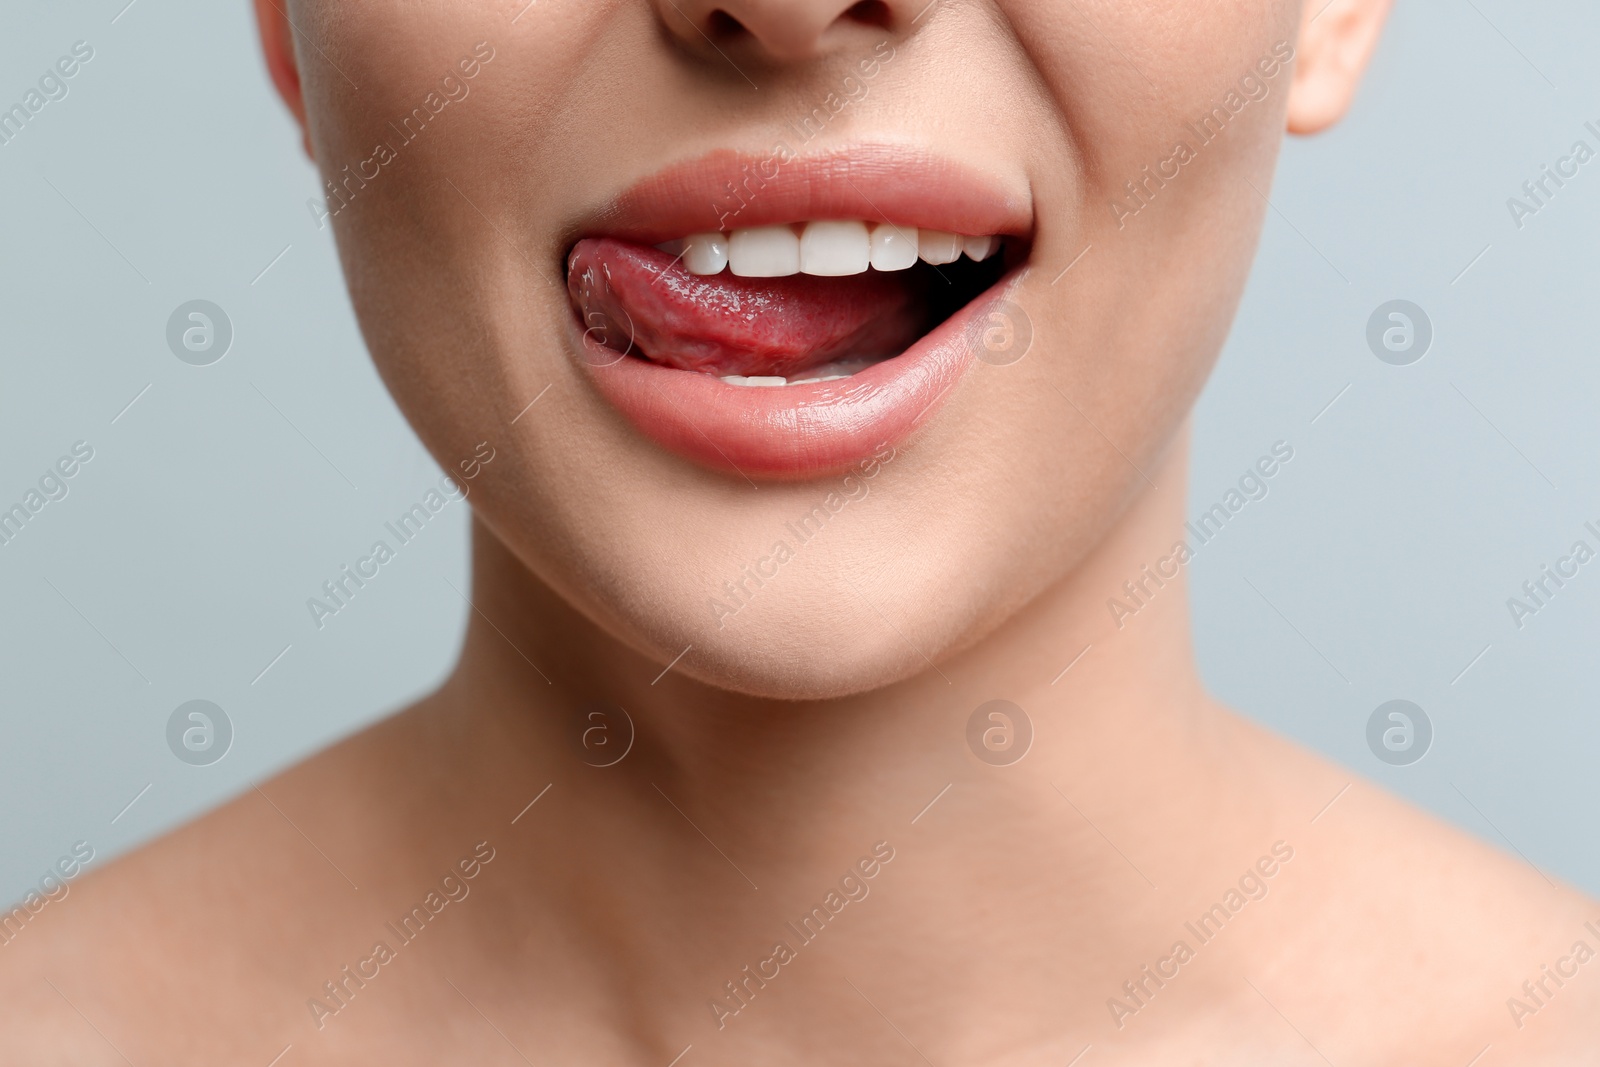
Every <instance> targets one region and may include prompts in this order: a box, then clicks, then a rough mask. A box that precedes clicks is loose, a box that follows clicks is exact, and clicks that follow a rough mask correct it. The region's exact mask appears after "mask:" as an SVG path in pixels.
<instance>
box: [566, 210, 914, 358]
mask: <svg viewBox="0 0 1600 1067" xmlns="http://www.w3.org/2000/svg"><path fill="white" fill-rule="evenodd" d="M914 273H915V272H912V271H895V272H892V273H879V272H877V271H867V272H866V273H864V274H854V275H851V276H849V277H844V278H816V277H812V276H810V275H807V274H793V275H789V276H788V277H784V278H740V277H735V276H734V275H733V274H732V273H730V272H728V271H726V270H725V271H723V272H722V273H721V274H713V275H697V274H691V273H689V271H688V270H686V269H685V268H684V266H683V265H682V264H681V263H679V262H677V261H676V260H675V259H674V257H672V256H670V255H668V254H667V253H665V252H662V251H660V250H659V249H655V248H648V247H645V246H643V245H636V244H630V243H627V242H623V241H617V240H613V239H611V238H609V237H602V238H586V239H585V240H582V241H579V242H578V244H577V246H576V247H575V248H574V249H573V250H572V255H571V256H570V257H569V258H568V260H567V292H568V294H569V295H570V296H571V298H572V303H573V306H574V307H575V308H577V310H578V314H579V315H580V316H581V317H582V318H583V322H584V325H585V326H586V327H588V328H589V329H588V336H589V337H590V338H591V339H593V340H595V341H597V342H598V343H600V344H604V345H606V346H607V347H609V348H614V349H616V350H617V351H619V352H628V351H631V352H632V354H634V355H637V356H642V357H644V358H645V359H649V360H652V361H654V362H656V363H661V364H665V365H666V366H669V367H677V368H678V369H680V370H692V371H703V372H705V373H708V374H715V375H719V376H721V375H732V374H738V375H745V376H758V375H759V376H772V375H777V376H783V377H794V376H795V375H797V374H799V373H801V372H802V371H807V370H811V369H813V368H816V367H822V366H824V365H826V364H830V363H839V362H845V361H858V360H859V361H863V362H875V361H877V360H881V359H885V358H888V357H889V356H895V355H899V354H900V353H901V352H903V351H905V349H907V348H909V347H910V346H911V345H912V344H913V343H915V342H916V340H917V339H918V338H919V337H921V336H922V334H923V333H924V332H926V330H927V327H928V325H929V323H928V321H927V301H926V300H925V299H923V297H922V296H921V295H920V294H919V293H918V291H917V284H916V282H915V280H914V279H913V278H912V275H913V274H914Z"/></svg>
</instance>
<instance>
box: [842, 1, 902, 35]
mask: <svg viewBox="0 0 1600 1067" xmlns="http://www.w3.org/2000/svg"><path fill="white" fill-rule="evenodd" d="M844 17H845V18H847V19H849V20H851V21H852V22H859V23H862V24H863V25H866V26H877V27H878V28H880V29H885V30H887V29H889V28H891V25H892V24H893V22H894V16H893V14H892V13H891V12H890V11H889V5H888V4H886V3H884V0H860V3H857V4H853V5H851V7H850V10H848V11H846V12H845V13H844Z"/></svg>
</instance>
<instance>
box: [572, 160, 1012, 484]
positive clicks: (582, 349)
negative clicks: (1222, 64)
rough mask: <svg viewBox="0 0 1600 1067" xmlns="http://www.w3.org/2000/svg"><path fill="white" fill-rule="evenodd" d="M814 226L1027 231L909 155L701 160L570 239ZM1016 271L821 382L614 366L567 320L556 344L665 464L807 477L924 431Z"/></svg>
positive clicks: (986, 185)
mask: <svg viewBox="0 0 1600 1067" xmlns="http://www.w3.org/2000/svg"><path fill="white" fill-rule="evenodd" d="M752 175H754V176H755V177H752ZM758 179H759V180H758ZM741 189H742V190H743V191H742V193H741V192H739V190H741ZM826 218H846V219H862V220H866V221H878V222H893V223H896V224H898V225H902V226H917V227H919V228H925V229H938V230H948V231H952V232H956V233H966V234H997V235H1002V236H1023V237H1027V236H1029V235H1031V232H1032V227H1033V217H1032V210H1031V204H1030V201H1029V199H1028V197H1027V196H1026V195H1025V194H1020V193H1009V192H1007V191H1006V190H1005V189H1004V188H1002V187H1001V186H999V185H998V184H997V183H996V181H995V180H994V179H992V178H989V177H987V176H985V175H983V174H981V173H980V172H977V171H974V170H971V169H970V168H968V167H966V166H964V165H962V164H959V163H956V162H953V161H951V160H948V159H943V158H940V157H935V156H931V155H928V154H926V153H923V152H920V151H918V150H915V149H908V148H905V147H896V146H888V145H860V146H853V147H849V148H844V149H837V150H834V151H832V152H829V153H826V154H819V155H814V156H806V157H791V158H789V159H788V160H787V161H786V162H780V157H778V156H759V155H756V156H752V155H744V154H739V153H734V152H729V151H719V152H714V153H711V154H710V155H707V156H703V157H701V158H699V159H696V160H691V161H690V162H688V163H684V164H679V165H677V166H674V167H670V168H668V169H667V170H665V171H662V172H660V173H658V174H656V175H653V176H651V177H648V178H646V179H644V180H643V181H641V182H639V183H638V184H636V185H634V186H633V187H632V188H630V189H628V190H627V191H626V192H624V193H623V194H622V195H621V196H619V197H617V198H616V200H614V201H612V203H611V204H610V205H608V207H607V208H606V209H605V210H604V211H603V212H602V213H600V215H599V217H597V218H596V219H595V220H594V222H593V224H592V225H589V226H586V227H584V228H583V229H582V232H581V234H580V235H581V236H585V237H598V236H610V237H618V238H622V239H625V240H632V241H637V242H639V243H647V244H655V243H659V242H661V241H665V240H670V239H672V238H676V237H683V236H685V235H687V234H691V233H703V232H707V231H711V230H723V229H732V228H738V227H744V226H762V225H770V224H774V223H784V222H796V221H804V220H809V219H826ZM1025 269H1026V267H1025V265H1019V266H1018V267H1015V268H1014V269H1013V270H1011V271H1010V272H1009V273H1008V274H1007V275H1006V276H1005V277H1004V278H1002V279H1001V280H1000V281H999V282H997V283H996V284H995V285H993V286H991V287H990V288H989V289H988V290H987V291H986V292H984V293H982V294H980V295H979V296H977V297H976V298H974V299H973V300H972V301H971V302H970V303H968V304H967V305H966V307H964V308H962V309H960V310H959V311H957V312H956V313H955V314H954V315H952V316H951V317H950V318H949V319H947V320H945V321H944V322H943V323H941V324H940V325H939V326H938V327H936V328H935V329H933V330H932V331H931V332H929V333H928V334H926V335H925V336H923V337H922V338H921V339H919V340H918V341H917V342H916V343H915V344H914V345H912V346H911V347H910V348H908V349H906V351H905V352H903V353H901V354H900V355H898V356H895V357H893V358H891V359H887V360H885V361H883V362H882V363H879V364H876V365H874V366H872V367H868V368H867V369H866V370H863V371H861V372H859V373H857V374H855V375H853V376H851V377H849V378H845V379H840V380H838V381H832V382H817V383H813V384H807V385H788V386H778V387H772V388H762V387H751V386H736V385H729V384H727V383H726V382H723V381H720V380H718V379H717V378H714V377H712V376H710V375H707V374H701V373H698V372H695V371H683V370H678V369H676V368H672V367H665V366H661V365H658V364H654V363H650V362H648V361H646V360H643V359H639V358H636V357H634V356H619V354H618V353H617V352H616V351H614V350H612V349H610V348H607V347H605V346H603V345H602V344H600V343H599V342H598V341H597V340H596V339H595V338H594V337H592V336H589V335H588V334H587V333H585V331H584V328H583V324H582V323H580V322H579V321H578V319H577V316H576V315H575V314H574V315H571V316H569V317H568V323H569V341H570V343H571V345H572V347H573V350H574V351H575V352H576V353H577V354H578V356H579V359H578V362H580V363H581V364H582V365H583V367H584V370H585V371H586V372H587V373H588V375H589V377H590V379H591V380H592V381H593V382H594V384H595V387H596V388H597V389H598V390H599V392H600V393H601V395H602V396H604V397H605V398H606V399H607V400H608V401H610V403H611V404H612V405H613V406H614V407H616V408H617V410H618V411H620V412H621V413H622V414H623V415H624V416H625V417H627V419H628V420H629V421H630V422H632V423H633V424H634V425H635V426H636V427H638V428H639V430H640V431H641V432H643V433H644V434H645V435H646V436H647V437H649V438H651V439H652V440H654V441H655V442H656V443H657V444H659V445H661V446H663V447H664V448H666V449H668V450H669V451H671V452H673V453H675V454H677V455H679V456H682V457H684V458H686V459H689V460H691V461H693V462H696V463H699V464H701V465H703V466H706V467H710V468H712V469H715V470H721V471H728V472H735V473H738V474H740V475H743V476H744V477H746V478H766V479H783V480H790V479H802V478H809V477H816V476H819V475H823V474H829V473H833V472H836V471H839V470H842V469H844V468H846V467H848V466H850V465H852V464H854V463H856V462H858V461H860V460H863V459H865V458H866V457H868V456H870V455H871V454H872V453H873V451H874V450H875V449H878V448H881V447H882V446H883V445H885V444H891V445H892V444H896V443H898V442H899V441H901V440H903V439H905V438H906V437H907V436H909V435H910V434H911V433H912V431H914V430H915V429H917V427H919V426H920V425H922V424H923V423H924V422H926V421H927V420H928V419H929V418H930V417H931V416H932V414H933V413H934V412H935V411H936V410H937V409H938V408H939V406H940V405H941V403H942V402H943V401H944V399H945V398H946V397H947V396H948V395H949V394H950V392H951V390H952V389H953V388H954V386H955V385H956V383H957V382H959V381H960V380H961V378H962V377H963V376H964V375H965V374H966V373H967V371H968V370H969V369H970V368H971V366H972V363H973V358H974V351H975V346H974V344H973V343H972V341H971V338H972V337H973V336H974V329H975V328H976V327H977V326H978V325H979V324H980V323H982V322H983V321H984V319H983V316H984V314H985V312H986V311H987V310H988V309H989V307H990V306H991V305H993V304H994V303H996V302H998V301H1000V300H1002V299H1004V296H1005V294H1006V293H1007V292H1008V291H1009V290H1010V288H1011V287H1012V286H1013V285H1014V284H1015V282H1016V281H1017V279H1018V277H1019V276H1020V274H1021V272H1022V271H1024V270H1025Z"/></svg>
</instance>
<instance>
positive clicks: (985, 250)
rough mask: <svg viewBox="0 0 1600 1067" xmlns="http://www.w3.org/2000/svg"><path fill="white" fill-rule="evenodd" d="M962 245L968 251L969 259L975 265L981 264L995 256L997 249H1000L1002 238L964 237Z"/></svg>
mask: <svg viewBox="0 0 1600 1067" xmlns="http://www.w3.org/2000/svg"><path fill="white" fill-rule="evenodd" d="M961 243H962V246H963V247H964V248H965V250H966V253H967V258H968V259H970V260H972V261H973V262H974V263H981V262H983V261H984V260H986V259H988V258H989V257H990V256H992V255H994V252H995V249H997V248H999V247H1000V238H998V237H963V238H962V239H961Z"/></svg>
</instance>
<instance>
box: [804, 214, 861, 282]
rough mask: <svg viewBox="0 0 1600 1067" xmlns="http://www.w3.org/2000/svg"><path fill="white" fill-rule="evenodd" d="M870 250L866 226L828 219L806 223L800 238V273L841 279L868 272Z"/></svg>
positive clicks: (850, 221)
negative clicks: (840, 276) (845, 276)
mask: <svg viewBox="0 0 1600 1067" xmlns="http://www.w3.org/2000/svg"><path fill="white" fill-rule="evenodd" d="M870 254H871V247H870V242H869V240H868V238H867V224H866V223H864V222H856V221H854V220H849V221H846V220H839V219H826V220H821V221H818V222H808V223H806V229H805V232H804V233H803V234H801V235H800V270H801V273H804V274H818V275H822V276H823V277H838V276H839V275H842V274H860V273H861V272H862V271H864V270H866V269H867V262H868V259H869V258H870Z"/></svg>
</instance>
